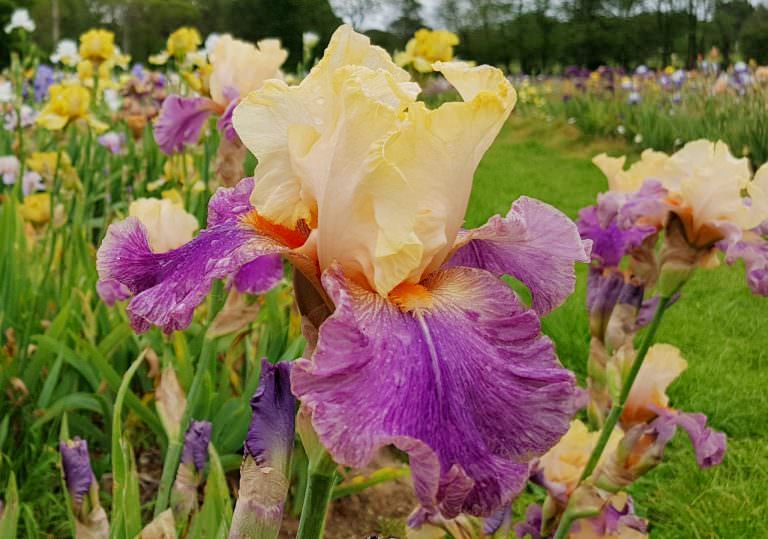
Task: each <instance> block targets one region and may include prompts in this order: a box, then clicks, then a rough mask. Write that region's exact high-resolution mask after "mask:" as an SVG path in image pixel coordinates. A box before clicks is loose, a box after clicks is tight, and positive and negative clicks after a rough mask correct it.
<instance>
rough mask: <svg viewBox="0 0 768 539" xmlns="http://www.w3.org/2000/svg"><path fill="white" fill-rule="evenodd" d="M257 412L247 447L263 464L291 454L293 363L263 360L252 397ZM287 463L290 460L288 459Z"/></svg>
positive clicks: (292, 437)
mask: <svg viewBox="0 0 768 539" xmlns="http://www.w3.org/2000/svg"><path fill="white" fill-rule="evenodd" d="M251 410H253V416H252V418H251V424H250V426H249V427H248V435H247V436H246V438H245V451H246V453H247V454H249V455H251V456H252V457H253V458H254V460H255V461H256V464H258V465H259V466H263V465H270V466H274V465H275V464H274V463H273V461H275V460H279V459H286V458H288V456H290V454H291V449H292V448H293V440H294V437H295V431H296V424H295V423H296V398H295V397H294V396H293V394H292V393H291V363H287V362H281V363H277V364H272V363H270V362H269V361H267V360H266V359H264V360H262V362H261V377H260V380H259V389H258V390H256V393H254V394H253V397H252V398H251ZM284 464H285V465H287V462H286V463H284Z"/></svg>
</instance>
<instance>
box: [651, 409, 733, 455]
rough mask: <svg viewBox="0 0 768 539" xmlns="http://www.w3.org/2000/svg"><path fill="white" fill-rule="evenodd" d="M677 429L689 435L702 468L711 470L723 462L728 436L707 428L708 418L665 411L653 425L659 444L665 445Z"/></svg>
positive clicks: (702, 415) (675, 411)
mask: <svg viewBox="0 0 768 539" xmlns="http://www.w3.org/2000/svg"><path fill="white" fill-rule="evenodd" d="M677 427H682V428H683V429H685V431H686V432H687V433H688V437H689V438H690V439H691V444H692V445H693V449H694V451H695V452H696V462H697V463H698V464H699V467H700V468H710V467H712V466H715V465H717V464H720V463H721V462H722V461H723V457H724V456H725V450H726V448H727V444H728V442H727V439H726V436H725V434H724V433H722V432H717V431H716V430H712V429H711V428H708V427H707V416H705V415H704V414H692V413H686V412H680V411H677V410H670V411H666V410H665V411H663V412H662V413H661V415H659V417H657V418H656V419H655V420H654V421H653V423H651V428H653V429H655V430H656V431H658V432H659V438H658V440H657V443H661V444H663V445H666V443H667V442H669V440H670V439H671V438H672V436H674V434H675V431H676V429H677Z"/></svg>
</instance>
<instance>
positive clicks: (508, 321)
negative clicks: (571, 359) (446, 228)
mask: <svg viewBox="0 0 768 539" xmlns="http://www.w3.org/2000/svg"><path fill="white" fill-rule="evenodd" d="M323 283H324V286H325V289H326V291H328V293H329V295H330V296H331V298H332V299H333V301H334V303H335V305H336V311H335V312H334V314H333V315H332V316H331V317H330V318H329V319H328V320H326V322H325V323H324V324H323V325H322V326H321V328H320V336H319V340H318V344H317V348H316V350H315V353H314V355H313V358H312V360H307V359H302V360H299V361H298V362H296V364H295V365H294V368H293V373H292V385H293V391H294V393H295V394H296V395H297V397H298V398H299V399H301V401H302V403H304V404H305V405H306V406H308V407H309V408H310V409H311V410H312V412H313V425H314V427H315V430H316V431H317V434H318V435H319V437H320V440H321V441H322V442H323V444H324V445H325V446H326V447H327V448H328V449H329V451H330V452H331V454H332V456H333V457H334V458H335V459H336V460H337V461H338V462H340V463H342V464H346V465H350V466H362V465H364V464H366V463H367V462H368V461H370V459H371V458H372V457H373V456H374V454H375V452H376V450H377V449H378V448H379V447H381V446H382V445H386V444H390V443H392V444H395V445H397V446H398V447H400V448H401V449H403V450H405V451H407V452H409V453H412V456H418V458H417V459H414V458H412V460H411V468H412V470H413V474H414V477H415V478H416V481H415V483H416V491H417V495H418V496H419V499H420V501H421V502H422V504H423V505H425V506H426V507H427V508H435V506H436V505H437V508H438V509H439V510H440V511H441V512H442V513H443V516H445V517H446V518H451V517H453V516H456V514H457V513H458V512H459V511H465V512H468V513H472V514H475V515H486V516H487V515H490V514H492V513H493V511H495V510H496V509H497V508H498V507H499V506H500V505H501V504H502V503H505V502H507V501H508V500H510V499H511V498H512V497H513V496H514V495H515V494H517V493H518V492H519V491H520V490H521V489H522V488H523V487H524V485H525V482H526V480H527V477H528V473H529V461H530V460H531V459H533V458H535V457H536V456H538V455H541V454H542V453H544V452H545V451H546V450H547V449H549V448H550V447H551V446H552V445H554V444H555V443H556V442H557V440H558V439H559V438H560V436H562V434H563V433H564V432H566V431H567V429H568V424H569V420H570V417H571V415H572V414H573V411H574V402H573V401H574V396H575V391H574V389H575V386H574V380H573V376H572V374H571V373H570V372H568V371H567V370H566V369H564V368H562V367H561V366H560V364H559V363H558V361H557V359H556V357H555V354H554V349H553V346H552V343H551V341H550V340H549V339H548V338H546V337H544V336H542V335H541V333H540V325H539V320H538V317H537V316H536V314H535V313H534V312H533V311H532V310H527V309H525V308H524V307H523V306H522V305H521V304H520V302H519V301H518V299H517V297H516V296H515V294H514V293H513V292H512V291H511V290H510V289H509V287H508V286H507V285H506V284H505V283H503V282H502V281H500V280H499V279H498V278H496V277H495V276H494V275H492V274H490V273H488V272H486V271H483V270H478V269H470V268H453V269H447V270H445V271H439V272H436V273H434V274H432V275H430V276H429V277H428V278H427V279H426V280H425V281H423V282H422V285H416V286H413V288H412V290H410V295H409V294H408V293H407V292H406V291H402V293H401V294H400V295H399V296H398V298H397V299H396V301H397V302H398V303H399V304H400V305H401V307H398V306H397V305H396V304H395V303H393V302H392V301H389V300H387V299H385V298H382V297H381V296H380V295H378V294H376V293H374V292H372V291H369V290H367V289H365V288H363V287H361V286H359V285H357V284H355V283H353V282H349V281H347V280H346V279H345V277H344V276H343V275H342V274H341V271H340V269H339V268H338V266H332V267H331V268H330V269H329V270H328V271H327V272H326V273H325V274H324V276H323ZM430 454H433V455H434V456H435V458H430ZM438 471H439V476H438V477H439V480H438V481H435V480H434V477H435V475H436V472H438Z"/></svg>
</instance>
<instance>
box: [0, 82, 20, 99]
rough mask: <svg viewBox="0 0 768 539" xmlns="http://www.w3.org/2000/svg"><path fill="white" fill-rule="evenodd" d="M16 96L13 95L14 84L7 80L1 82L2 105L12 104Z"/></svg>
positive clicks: (0, 95)
mask: <svg viewBox="0 0 768 539" xmlns="http://www.w3.org/2000/svg"><path fill="white" fill-rule="evenodd" d="M15 97H16V94H14V93H13V84H11V81H9V80H6V81H3V82H0V103H10V102H11V101H13V100H14V98H15Z"/></svg>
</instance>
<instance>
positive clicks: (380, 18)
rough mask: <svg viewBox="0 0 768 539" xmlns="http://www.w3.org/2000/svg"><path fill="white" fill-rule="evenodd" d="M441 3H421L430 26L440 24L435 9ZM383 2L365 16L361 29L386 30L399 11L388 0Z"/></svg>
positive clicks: (434, 1) (425, 0) (430, 0)
mask: <svg viewBox="0 0 768 539" xmlns="http://www.w3.org/2000/svg"><path fill="white" fill-rule="evenodd" d="M439 3H440V0H421V5H422V6H423V9H422V10H421V18H422V19H423V20H424V22H425V23H427V24H429V25H430V26H435V25H438V21H437V17H436V14H435V11H436V7H437V5H438V4H439ZM381 4H382V5H381V7H380V8H379V9H377V10H374V11H372V12H371V14H370V15H369V16H367V17H366V18H365V22H363V25H362V26H363V27H362V28H361V30H369V29H371V28H378V29H380V30H384V29H386V27H387V25H388V24H389V23H390V22H391V21H392V19H394V18H395V17H396V16H397V11H396V9H395V8H393V6H392V5H391V4H389V3H388V2H382V3H381Z"/></svg>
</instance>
